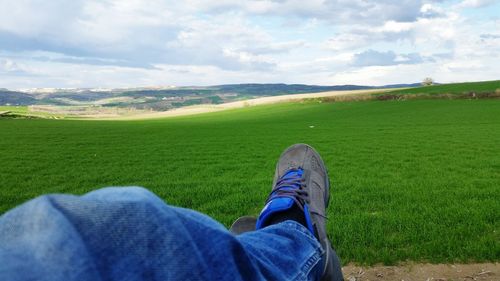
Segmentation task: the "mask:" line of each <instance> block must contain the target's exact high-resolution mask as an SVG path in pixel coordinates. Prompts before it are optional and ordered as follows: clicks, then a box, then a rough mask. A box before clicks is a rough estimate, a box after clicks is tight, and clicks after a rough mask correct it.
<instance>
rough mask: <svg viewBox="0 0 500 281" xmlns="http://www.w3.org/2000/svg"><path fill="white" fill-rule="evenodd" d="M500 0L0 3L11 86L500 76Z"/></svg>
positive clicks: (3, 72)
mask: <svg viewBox="0 0 500 281" xmlns="http://www.w3.org/2000/svg"><path fill="white" fill-rule="evenodd" d="M499 66H500V0H496V1H494V0H457V1H446V0H436V1H421V0H398V1H392V0H379V1H366V0H307V1H305V0H253V1H235V0H233V1H230V0H212V1H209V0H183V1H160V0H148V1H138V0H102V1H97V0H50V1H47V0H0V88H9V89H22V88H35V87H58V88H64V87H65V88H82V87H93V88H97V87H103V88H117V87H143V86H169V85H174V86H188V85H200V86H201V85H217V84H232V83H301V84H317V85H341V84H359V85H385V84H396V83H413V82H419V81H422V80H423V79H424V78H425V77H432V78H433V79H434V80H435V81H437V82H440V83H448V82H462V81H481V80H497V79H500V67H499Z"/></svg>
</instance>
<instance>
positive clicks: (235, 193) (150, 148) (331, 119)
mask: <svg viewBox="0 0 500 281" xmlns="http://www.w3.org/2000/svg"><path fill="white" fill-rule="evenodd" d="M311 126H314V127H311ZM0 135H1V136H0V159H1V165H0V213H2V212H5V211H6V210H8V209H9V208H12V207H14V206H16V205H17V204H19V203H21V202H23V201H25V200H28V199H30V198H32V197H34V196H37V195H40V194H44V193H52V192H67V193H77V194H82V193H84V192H88V191H90V190H93V189H96V188H99V187H103V186H113V185H114V186H116V185H140V186H144V187H147V188H149V189H151V190H152V191H154V192H155V193H157V194H158V195H159V196H160V197H162V198H164V199H165V201H167V202H169V203H171V204H175V205H179V206H183V207H187V208H193V209H196V210H199V211H202V212H205V213H207V214H209V215H211V216H213V217H214V218H216V219H217V220H219V221H221V222H222V223H224V224H225V225H226V226H228V225H230V223H231V222H232V221H233V220H234V219H236V218H237V217H239V216H241V215H246V214H253V215H256V214H258V212H259V211H260V208H261V207H262V205H263V202H264V201H265V199H266V196H267V193H268V191H269V190H270V189H271V182H272V176H273V172H274V165H275V162H276V160H277V158H278V156H279V155H280V153H281V152H282V150H283V149H285V148H286V147H287V146H289V145H291V144H293V143H297V142H305V143H309V144H311V145H313V146H314V147H315V148H316V149H317V150H318V151H319V152H320V153H321V154H322V156H323V158H324V160H325V162H326V164H327V167H328V169H329V172H330V176H331V182H332V187H333V191H332V192H331V193H332V195H331V203H330V208H329V210H328V215H329V217H330V219H329V224H328V232H329V235H330V237H331V238H332V240H333V244H334V245H335V246H336V248H337V250H338V252H339V254H340V256H341V258H342V260H343V262H353V261H354V262H359V263H365V264H373V263H378V262H383V263H387V264H391V263H396V262H398V261H406V260H413V261H430V262H471V261H486V260H489V261H499V260H500V144H499V140H500V101H499V100H493V99H481V100H409V101H364V102H342V103H317V102H304V103H295V104H278V105H268V106H258V107H249V108H244V109H239V110H229V111H223V112H218V113H212V114H206V115H198V116H191V117H179V118H170V119H163V120H148V121H130V122H124V121H120V122H111V121H70V120H44V119H31V120H28V119H26V120H21V119H18V120H13V119H5V120H0Z"/></svg>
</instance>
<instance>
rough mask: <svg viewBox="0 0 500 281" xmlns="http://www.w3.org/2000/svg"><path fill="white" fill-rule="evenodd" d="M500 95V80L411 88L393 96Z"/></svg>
mask: <svg viewBox="0 0 500 281" xmlns="http://www.w3.org/2000/svg"><path fill="white" fill-rule="evenodd" d="M495 92H496V93H497V94H499V93H500V80H495V81H484V82H466V83H451V84H440V85H432V86H426V87H417V88H409V89H404V90H395V91H392V92H390V93H391V94H425V95H439V94H452V95H464V94H470V93H475V94H493V93H495Z"/></svg>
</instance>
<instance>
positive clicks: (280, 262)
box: [0, 187, 323, 281]
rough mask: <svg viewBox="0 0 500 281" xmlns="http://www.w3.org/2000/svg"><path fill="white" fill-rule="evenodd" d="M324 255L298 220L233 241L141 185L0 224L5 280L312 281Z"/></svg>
mask: <svg viewBox="0 0 500 281" xmlns="http://www.w3.org/2000/svg"><path fill="white" fill-rule="evenodd" d="M322 255H323V250H322V248H321V245H320V243H319V242H318V241H317V240H316V238H315V237H314V236H313V235H312V234H311V233H310V232H309V230H307V228H305V227H304V226H302V225H300V224H299V223H296V222H294V221H285V222H281V223H278V224H274V225H271V226H268V227H265V228H263V229H261V230H258V231H253V232H248V233H245V234H242V235H238V236H234V235H232V234H231V233H230V232H228V231H227V230H226V229H225V228H224V226H223V225H221V224H219V223H218V222H216V221H214V220H213V219H211V218H210V217H208V216H205V215H203V214H200V213H198V212H195V211H192V210H188V209H183V208H176V207H170V206H167V205H166V204H165V203H164V202H163V201H162V200H161V199H160V198H158V197H156V196H155V195H154V194H153V193H151V192H149V191H147V190H145V189H143V188H137V187H131V188H105V189H101V190H98V191H94V192H91V193H88V194H86V195H83V196H72V195H48V196H42V197H39V198H37V199H34V200H32V201H30V202H27V203H25V204H23V205H21V206H19V207H17V208H15V209H13V210H11V211H9V212H7V213H6V214H4V215H3V216H1V217H0V280H120V281H123V280H239V279H240V280H262V279H266V280H308V279H309V280H313V279H316V278H317V277H318V276H319V275H320V274H321V272H322V271H323V263H322V260H321V257H322Z"/></svg>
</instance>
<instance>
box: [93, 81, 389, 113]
mask: <svg viewBox="0 0 500 281" xmlns="http://www.w3.org/2000/svg"><path fill="white" fill-rule="evenodd" d="M393 90H397V89H370V90H352V91H329V92H321V93H307V94H291V95H282V96H272V97H262V98H255V99H249V100H242V101H235V102H229V103H223V104H202V105H193V106H186V107H181V108H177V109H172V110H168V111H162V112H150V113H138V114H135V115H127V116H119V117H116V116H112V117H109V118H102V117H100V118H99V117H97V116H96V118H95V119H99V120H143V119H156V118H165V117H176V116H186V115H194V114H201V113H208V112H217V111H222V110H228V109H237V108H243V107H248V106H256V105H265V104H275V103H282V102H293V101H301V100H304V99H314V98H326V97H340V96H351V95H366V94H374V93H384V92H388V91H393ZM86 117H90V116H86Z"/></svg>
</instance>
